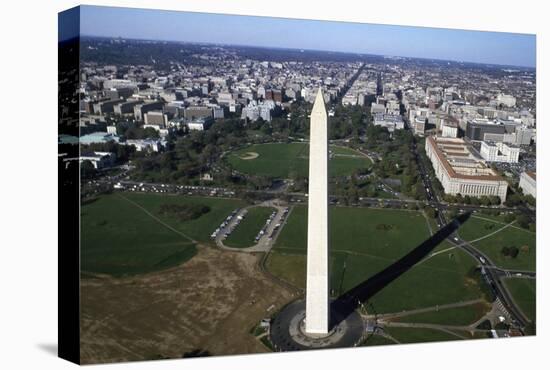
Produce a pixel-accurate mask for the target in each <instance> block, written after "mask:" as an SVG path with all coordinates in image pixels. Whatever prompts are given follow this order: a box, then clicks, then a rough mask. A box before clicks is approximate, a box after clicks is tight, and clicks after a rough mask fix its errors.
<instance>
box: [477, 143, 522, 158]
mask: <svg viewBox="0 0 550 370" xmlns="http://www.w3.org/2000/svg"><path fill="white" fill-rule="evenodd" d="M479 154H481V157H482V158H483V159H485V160H486V161H487V162H506V163H518V161H519V147H517V146H515V145H511V144H505V143H495V142H492V141H483V142H482V143H481V150H480V151H479Z"/></svg>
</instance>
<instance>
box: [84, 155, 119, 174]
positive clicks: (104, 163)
mask: <svg viewBox="0 0 550 370" xmlns="http://www.w3.org/2000/svg"><path fill="white" fill-rule="evenodd" d="M79 158H80V163H82V162H84V161H89V162H90V163H91V164H92V165H93V166H94V168H95V169H96V170H100V169H102V168H108V167H111V166H112V165H113V164H114V163H115V159H116V155H115V153H110V152H91V153H82V154H80V157H79Z"/></svg>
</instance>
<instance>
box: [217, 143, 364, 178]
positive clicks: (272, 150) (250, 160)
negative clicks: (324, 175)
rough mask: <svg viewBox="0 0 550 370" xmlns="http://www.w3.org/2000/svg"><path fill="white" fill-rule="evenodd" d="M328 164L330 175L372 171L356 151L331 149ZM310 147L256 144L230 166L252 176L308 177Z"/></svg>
mask: <svg viewBox="0 0 550 370" xmlns="http://www.w3.org/2000/svg"><path fill="white" fill-rule="evenodd" d="M330 150H331V152H332V156H331V158H330V162H329V168H330V169H329V170H330V175H331V176H345V175H350V174H351V173H353V171H355V170H357V169H361V168H369V167H370V166H371V165H372V162H371V161H370V159H369V158H367V157H365V156H363V155H362V154H361V153H359V152H356V151H354V150H353V149H349V148H345V147H337V146H331V147H330ZM308 155H309V145H308V144H306V143H270V144H256V145H251V146H248V147H246V148H243V149H240V150H238V151H235V152H233V153H231V154H229V155H228V157H227V160H228V162H229V164H231V166H232V167H233V168H234V169H235V170H237V171H239V172H242V173H247V174H251V175H261V176H271V177H275V178H289V177H290V175H291V174H292V173H295V174H297V175H298V176H302V177H307V176H308V165H309V159H308Z"/></svg>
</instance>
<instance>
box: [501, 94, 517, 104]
mask: <svg viewBox="0 0 550 370" xmlns="http://www.w3.org/2000/svg"><path fill="white" fill-rule="evenodd" d="M497 103H498V104H502V105H505V106H507V107H514V106H515V105H516V98H514V97H513V96H512V95H505V94H500V95H498V96H497Z"/></svg>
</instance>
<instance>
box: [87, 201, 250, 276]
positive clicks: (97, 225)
mask: <svg viewBox="0 0 550 370" xmlns="http://www.w3.org/2000/svg"><path fill="white" fill-rule="evenodd" d="M166 204H177V205H182V204H200V205H206V206H208V207H209V208H210V211H209V212H207V213H206V214H203V215H201V216H200V217H198V218H196V219H193V220H189V221H185V222H182V221H180V220H179V219H177V218H175V217H170V216H167V215H161V214H160V212H159V209H160V207H161V206H162V205H166ZM243 205H244V203H243V202H241V201H238V200H225V199H223V200H222V199H213V198H191V197H181V196H167V195H157V194H133V193H116V194H110V195H104V196H100V197H99V198H97V200H95V201H93V202H91V203H89V204H86V205H83V206H82V210H81V212H82V221H81V222H82V226H81V266H82V271H83V272H92V273H104V274H111V275H115V276H121V275H133V274H139V273H147V272H151V271H157V270H162V269H165V268H169V267H172V266H176V265H178V264H181V263H183V262H185V261H187V260H189V259H190V258H192V257H193V256H194V255H195V253H196V247H195V244H196V243H195V242H208V241H209V236H210V234H211V233H212V231H213V230H214V229H215V227H216V226H217V225H219V224H220V223H221V222H222V220H223V219H224V218H225V217H227V215H228V214H229V213H231V211H233V210H234V209H235V208H237V207H242V206H243Z"/></svg>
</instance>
